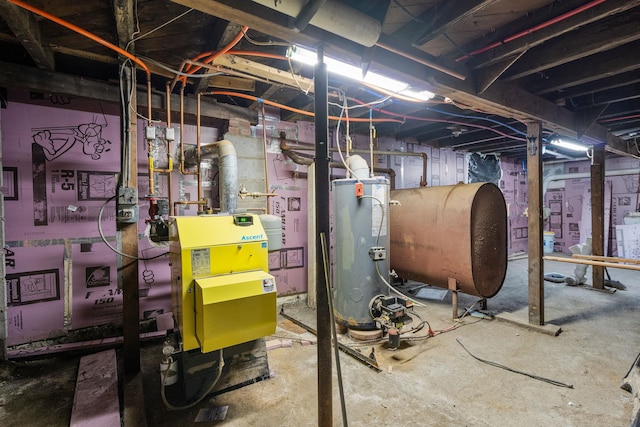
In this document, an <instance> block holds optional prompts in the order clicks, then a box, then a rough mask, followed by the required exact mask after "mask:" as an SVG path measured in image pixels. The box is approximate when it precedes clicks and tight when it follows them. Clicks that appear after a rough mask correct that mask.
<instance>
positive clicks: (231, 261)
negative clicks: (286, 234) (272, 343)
mask: <svg viewBox="0 0 640 427" xmlns="http://www.w3.org/2000/svg"><path fill="white" fill-rule="evenodd" d="M242 216H243V217H244V220H242V219H239V218H238V216H237V215H236V216H235V217H234V216H233V215H199V216H180V217H171V219H170V224H169V239H170V255H171V268H172V271H171V273H172V279H171V287H172V291H171V292H172V309H173V313H174V317H175V320H176V322H177V324H178V328H179V330H180V335H181V337H182V341H183V350H185V351H188V350H193V349H196V348H200V349H201V351H203V352H207V351H213V350H215V349H219V348H224V347H228V346H232V345H236V344H239V343H243V342H247V341H250V340H254V339H257V338H261V337H263V336H267V335H270V334H273V333H275V328H276V320H277V319H276V317H277V308H276V283H275V278H274V277H273V276H271V275H269V274H268V271H269V253H268V247H267V246H268V244H267V235H266V233H265V231H264V229H263V227H262V224H261V222H260V219H259V217H258V216H257V215H251V214H243V215H242ZM249 217H250V218H249ZM240 224H242V225H240Z"/></svg>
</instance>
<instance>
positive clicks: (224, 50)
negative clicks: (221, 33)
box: [182, 26, 249, 82]
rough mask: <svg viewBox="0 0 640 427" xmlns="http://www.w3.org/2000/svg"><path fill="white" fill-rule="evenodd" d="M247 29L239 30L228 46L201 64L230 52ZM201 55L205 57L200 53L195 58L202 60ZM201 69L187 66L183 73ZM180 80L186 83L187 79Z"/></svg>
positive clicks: (191, 72)
mask: <svg viewBox="0 0 640 427" xmlns="http://www.w3.org/2000/svg"><path fill="white" fill-rule="evenodd" d="M248 29H249V27H247V26H244V27H242V29H241V30H240V32H239V33H238V34H237V35H236V36H235V37H234V39H233V40H231V42H230V43H229V44H228V45H226V46H225V47H223V48H222V49H220V50H219V51H217V52H215V53H213V54H212V55H211V56H209V57H208V58H206V59H205V60H204V61H202V62H211V61H213V60H214V59H216V58H217V57H218V56H220V55H224V54H225V53H227V52H228V51H230V50H231V49H232V48H233V47H234V46H235V45H237V44H238V42H239V41H240V40H242V37H243V36H244V33H245V32H246V31H247V30H248ZM202 55H206V53H205V54H202V53H201V54H200V55H197V56H196V58H198V59H200V58H202ZM201 68H202V67H193V66H188V67H187V68H186V69H185V72H187V73H189V74H193V73H195V72H196V71H198V70H200V69H201ZM182 80H183V81H184V82H186V81H187V78H186V77H182Z"/></svg>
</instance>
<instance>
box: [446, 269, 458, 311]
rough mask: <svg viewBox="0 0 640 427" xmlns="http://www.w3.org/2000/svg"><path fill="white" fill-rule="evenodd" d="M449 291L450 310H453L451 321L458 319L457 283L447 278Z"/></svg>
mask: <svg viewBox="0 0 640 427" xmlns="http://www.w3.org/2000/svg"><path fill="white" fill-rule="evenodd" d="M448 285H449V290H450V291H451V308H452V310H453V319H457V318H458V281H457V280H456V279H454V278H452V277H449V281H448Z"/></svg>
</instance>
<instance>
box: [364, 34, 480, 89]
mask: <svg viewBox="0 0 640 427" xmlns="http://www.w3.org/2000/svg"><path fill="white" fill-rule="evenodd" d="M376 46H378V47H380V48H382V49H384V50H388V51H389V52H392V53H395V54H396V55H400V56H404V57H405V58H407V59H410V60H412V61H415V62H417V63H419V64H422V65H426V66H427V67H429V68H433V69H434V70H437V71H440V72H442V73H445V74H448V75H450V76H451V77H455V78H457V79H460V80H466V79H467V76H465V75H464V74H461V73H458V72H457V71H453V70H450V69H449V68H446V67H444V66H442V65H440V64H437V63H435V62H433V61H429V60H428V59H425V58H420V57H418V56H415V55H412V54H410V53H407V52H403V51H401V50H400V49H396V48H394V47H393V46H390V45H388V44H386V43H383V42H380V41H379V42H377V43H376Z"/></svg>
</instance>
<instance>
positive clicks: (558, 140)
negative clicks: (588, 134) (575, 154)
mask: <svg viewBox="0 0 640 427" xmlns="http://www.w3.org/2000/svg"><path fill="white" fill-rule="evenodd" d="M551 144H552V145H555V146H558V147H560V148H566V149H567V150H573V151H587V150H588V149H589V147H587V146H586V145H583V144H581V143H580V142H578V141H574V140H568V139H567V138H562V137H559V136H558V137H555V138H552V139H551Z"/></svg>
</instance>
